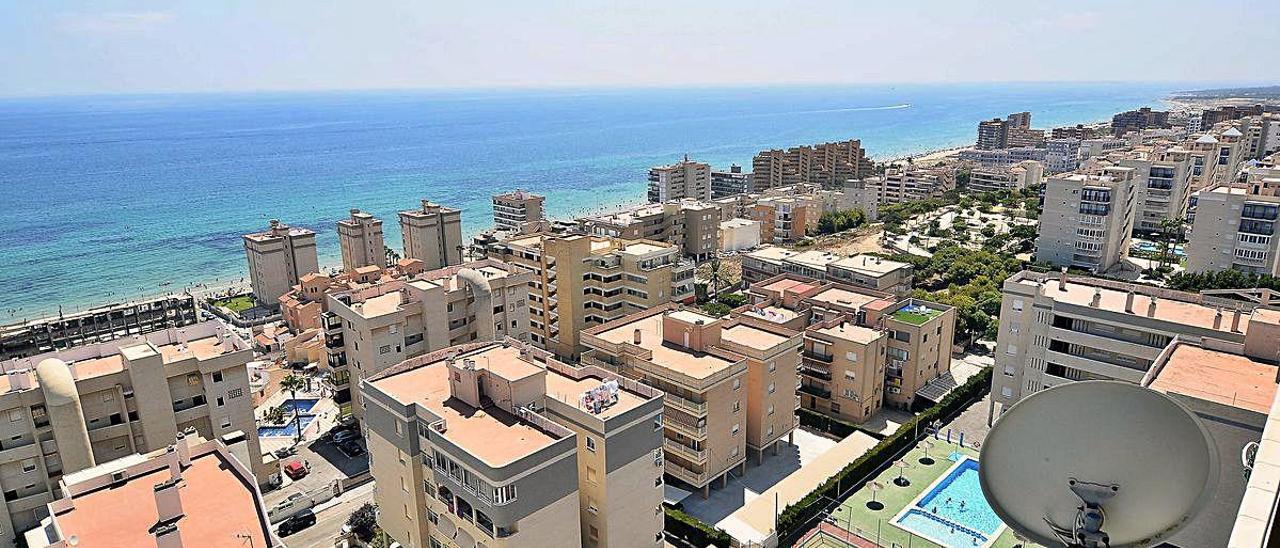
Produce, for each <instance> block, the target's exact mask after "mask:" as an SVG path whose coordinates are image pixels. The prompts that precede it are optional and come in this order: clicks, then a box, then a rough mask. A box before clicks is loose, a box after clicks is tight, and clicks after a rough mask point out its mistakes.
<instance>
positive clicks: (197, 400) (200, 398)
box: [191, 394, 204, 405]
mask: <svg viewBox="0 0 1280 548" xmlns="http://www.w3.org/2000/svg"><path fill="white" fill-rule="evenodd" d="M191 405H204V394H196V395H194V396H191Z"/></svg>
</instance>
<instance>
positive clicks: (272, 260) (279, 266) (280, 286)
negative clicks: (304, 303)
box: [241, 219, 320, 306]
mask: <svg viewBox="0 0 1280 548" xmlns="http://www.w3.org/2000/svg"><path fill="white" fill-rule="evenodd" d="M241 238H242V239H243V240H244V255H245V259H247V260H248V261H249V284H250V286H251V287H252V288H253V297H254V298H255V299H257V301H258V302H259V303H261V304H265V305H268V306H271V305H275V303H276V299H278V298H280V296H281V295H284V294H285V293H286V292H288V291H289V288H290V287H293V286H294V285H297V283H298V280H301V279H302V277H303V276H305V275H307V274H310V273H312V272H319V271H320V260H319V258H318V256H317V255H316V233H315V232H312V231H310V230H307V229H305V228H298V227H291V226H289V225H286V224H284V223H282V222H280V221H279V220H277V219H271V227H270V228H268V229H267V230H266V231H265V232H255V233H253V234H245V235H244V236H242V237H241Z"/></svg>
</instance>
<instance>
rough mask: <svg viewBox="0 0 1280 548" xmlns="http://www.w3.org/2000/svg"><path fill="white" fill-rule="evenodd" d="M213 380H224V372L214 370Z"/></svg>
mask: <svg viewBox="0 0 1280 548" xmlns="http://www.w3.org/2000/svg"><path fill="white" fill-rule="evenodd" d="M213 382H222V372H221V371H214V372H213Z"/></svg>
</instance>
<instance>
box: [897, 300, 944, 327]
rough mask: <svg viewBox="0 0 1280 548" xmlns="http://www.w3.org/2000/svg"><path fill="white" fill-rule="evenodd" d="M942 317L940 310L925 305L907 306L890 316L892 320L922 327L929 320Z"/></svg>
mask: <svg viewBox="0 0 1280 548" xmlns="http://www.w3.org/2000/svg"><path fill="white" fill-rule="evenodd" d="M941 315H942V310H940V309H937V308H932V307H929V306H927V305H917V304H912V305H907V306H904V307H902V308H899V309H897V310H895V311H894V312H893V314H892V315H891V316H892V317H893V319H895V320H898V321H900V322H903V323H909V324H911V325H924V324H925V323H927V322H928V321H929V320H932V319H934V318H937V317H938V316H941Z"/></svg>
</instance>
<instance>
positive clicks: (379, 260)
mask: <svg viewBox="0 0 1280 548" xmlns="http://www.w3.org/2000/svg"><path fill="white" fill-rule="evenodd" d="M338 245H339V246H340V247H341V248H342V269H343V270H345V271H347V272H350V271H353V270H355V269H357V268H360V267H362V266H376V267H378V268H383V267H385V266H387V251H386V245H385V244H384V243H383V242H382V219H378V218H375V217H374V216H373V215H371V214H369V213H365V212H363V211H360V210H359V209H352V210H351V218H350V219H343V220H341V221H338Z"/></svg>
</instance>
